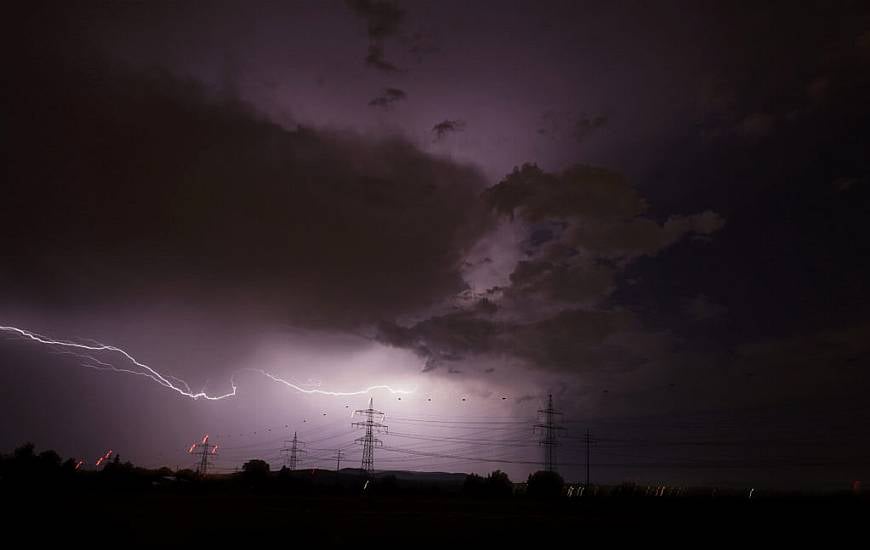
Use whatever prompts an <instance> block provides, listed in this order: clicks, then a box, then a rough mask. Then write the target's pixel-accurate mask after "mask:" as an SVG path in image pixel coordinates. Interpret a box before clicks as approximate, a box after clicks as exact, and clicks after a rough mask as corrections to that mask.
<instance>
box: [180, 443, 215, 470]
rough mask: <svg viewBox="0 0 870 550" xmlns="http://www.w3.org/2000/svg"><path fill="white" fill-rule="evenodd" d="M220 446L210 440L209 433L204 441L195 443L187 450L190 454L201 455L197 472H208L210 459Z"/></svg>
mask: <svg viewBox="0 0 870 550" xmlns="http://www.w3.org/2000/svg"><path fill="white" fill-rule="evenodd" d="M217 450H218V446H217V445H213V444H211V443H209V442H208V434H205V435H204V436H203V438H202V441H201V442H199V443H194V444H193V445H191V446H190V448H189V449H188V450H187V452H188V453H189V454H192V455H199V465H198V466H197V467H196V473H198V474H199V475H201V476H204V475H206V474H208V465H209V459H210V457H212V456H215V455H217Z"/></svg>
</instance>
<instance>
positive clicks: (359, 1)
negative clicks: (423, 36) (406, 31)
mask: <svg viewBox="0 0 870 550" xmlns="http://www.w3.org/2000/svg"><path fill="white" fill-rule="evenodd" d="M345 3H346V4H347V5H348V7H350V8H351V9H352V10H353V11H354V13H356V15H358V16H359V17H361V18H363V19H364V20H365V21H366V26H367V30H368V37H369V49H368V54H367V55H366V57H365V62H366V65H367V66H369V67H372V68H375V69H378V70H381V71H384V72H397V71H399V70H400V69H399V68H398V67H396V65H394V64H393V63H391V62H389V61H387V60H386V59H385V58H384V55H385V54H384V41H385V40H386V39H388V38H392V37H394V36H396V35H398V33H399V30H400V27H401V24H402V21H403V19H404V18H405V12H404V11H403V10H402V9H401V8H400V7H399V3H398V2H397V1H395V0H345Z"/></svg>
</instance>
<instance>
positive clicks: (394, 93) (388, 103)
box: [369, 88, 408, 110]
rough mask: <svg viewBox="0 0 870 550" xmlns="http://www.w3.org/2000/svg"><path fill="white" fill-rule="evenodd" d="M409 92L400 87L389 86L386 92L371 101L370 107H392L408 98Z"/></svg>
mask: <svg viewBox="0 0 870 550" xmlns="http://www.w3.org/2000/svg"><path fill="white" fill-rule="evenodd" d="M407 97H408V94H406V93H405V92H404V91H403V90H400V89H398V88H387V89H385V90H384V93H382V94H381V95H379V96H378V97H376V98H374V99H372V100H371V101H369V106H370V107H378V108H380V109H386V110H389V109H392V108H393V106H394V105H395V104H396V103H398V102H399V101H403V100H405V99H407Z"/></svg>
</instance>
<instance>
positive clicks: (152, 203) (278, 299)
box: [0, 57, 487, 327]
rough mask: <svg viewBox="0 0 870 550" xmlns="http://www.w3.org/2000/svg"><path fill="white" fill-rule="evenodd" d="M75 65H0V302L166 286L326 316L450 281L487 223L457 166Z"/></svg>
mask: <svg viewBox="0 0 870 550" xmlns="http://www.w3.org/2000/svg"><path fill="white" fill-rule="evenodd" d="M87 60H88V62H87V63H81V64H75V63H73V62H72V61H71V60H69V59H66V60H61V59H60V58H42V59H41V60H40V63H33V62H32V59H30V58H27V57H24V58H22V59H21V61H20V63H18V64H17V65H16V66H14V67H10V68H9V69H7V70H8V73H9V74H13V73H14V76H15V78H13V80H14V81H15V82H17V83H18V84H17V86H16V87H15V88H13V89H11V90H9V93H7V94H6V95H7V101H5V102H4V111H5V114H4V119H5V120H6V123H5V125H6V130H7V132H9V133H10V135H14V136H15V140H14V142H13V143H11V144H10V147H9V148H8V150H7V153H8V155H9V157H8V158H9V159H10V162H9V163H8V164H7V176H6V186H5V187H4V191H3V198H2V214H3V215H2V219H0V249H2V250H3V254H4V261H3V262H2V266H0V279H2V286H3V294H4V296H3V297H4V299H6V300H12V299H13V298H14V299H16V300H28V301H30V302H31V303H34V304H38V303H47V304H48V305H50V306H58V307H64V308H72V309H75V308H82V307H86V305H87V304H89V303H92V302H95V303H101V302H105V303H111V302H116V301H122V302H123V301H132V302H138V301H148V300H151V299H153V298H155V297H161V299H171V297H173V296H175V297H178V298H180V297H185V300H186V301H192V302H194V303H199V304H203V305H215V304H256V306H255V309H256V310H258V311H261V314H262V315H270V316H276V317H278V318H284V319H288V320H296V321H298V322H300V323H320V324H322V326H326V327H329V326H346V325H351V324H354V323H359V322H366V321H372V320H377V319H378V318H380V317H381V316H384V317H390V316H391V315H394V314H396V313H398V312H402V311H406V310H409V309H413V308H416V307H421V306H425V305H426V304H428V303H430V302H431V301H433V300H436V299H440V298H441V297H442V296H444V295H445V294H446V295H449V294H451V293H455V292H457V291H459V290H461V289H462V281H461V278H460V275H459V267H460V264H461V259H462V254H463V251H464V250H465V249H466V248H467V247H468V246H470V245H471V244H472V243H473V242H474V241H475V240H476V238H477V236H478V235H479V234H480V232H481V231H482V230H483V229H484V227H485V225H486V223H487V222H486V216H485V215H484V213H483V211H482V210H481V209H479V207H478V205H479V201H477V200H476V197H477V194H478V193H479V192H480V190H481V189H482V188H483V186H484V182H483V180H482V178H481V176H480V175H479V174H478V173H477V172H476V171H474V170H473V169H471V168H468V167H464V166H459V165H456V164H453V163H451V162H449V161H446V160H437V159H434V158H432V157H430V156H428V155H426V154H425V153H422V152H421V151H419V150H418V149H416V148H415V147H413V146H412V145H410V144H408V143H406V142H403V141H402V140H400V139H384V140H367V139H363V138H361V137H358V136H355V135H352V134H343V133H338V132H325V131H317V130H312V129H308V128H299V129H297V130H295V131H288V130H285V129H283V128H281V127H279V126H277V125H275V124H273V123H271V122H268V121H266V120H264V119H263V118H261V117H259V116H258V115H257V114H256V113H254V112H253V111H252V110H251V109H250V108H248V107H246V106H245V105H243V104H240V103H239V102H237V101H235V100H222V99H214V98H209V97H208V94H207V93H206V92H205V91H204V90H202V89H200V88H199V87H198V85H196V84H194V83H192V82H185V81H179V80H176V79H175V78H172V77H170V76H168V75H165V74H161V73H157V74H152V75H150V76H147V77H146V76H141V75H138V74H134V73H131V72H128V71H125V70H120V69H117V68H112V67H109V66H108V65H106V64H100V65H97V66H99V69H96V68H95V65H94V60H93V59H91V58H87ZM394 92H398V91H394ZM398 95H400V94H397V93H393V94H392V96H393V97H398Z"/></svg>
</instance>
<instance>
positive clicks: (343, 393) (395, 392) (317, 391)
mask: <svg viewBox="0 0 870 550" xmlns="http://www.w3.org/2000/svg"><path fill="white" fill-rule="evenodd" d="M248 370H252V371H254V372H259V373H260V374H262V375H263V376H265V377H267V378H270V379H272V380H273V381H275V382H278V383H279V384H284V385H285V386H288V387H290V388H293V389H294V390H296V391H298V392H300V393H307V394H318V395H330V396H333V397H347V396H351V395H364V394H367V393H371V392H372V391H374V390H386V391H388V392H390V393H391V394H393V395H408V394H412V393H414V392H415V391H416V388H414V389H412V390H400V389H396V388H393V387H392V386H387V385H386V384H380V385H377V386H369V387H367V388H365V389H362V390H356V391H328V390H321V389H306V388H303V387H302V386H297V385H296V384H294V383H293V382H288V381H287V380H284V379H283V378H278V377H277V376H275V375H274V374H271V373H268V372H266V371H264V370H260V369H248Z"/></svg>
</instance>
